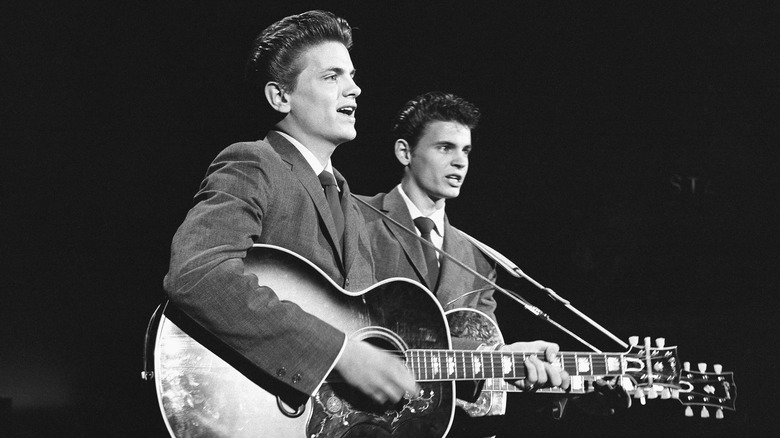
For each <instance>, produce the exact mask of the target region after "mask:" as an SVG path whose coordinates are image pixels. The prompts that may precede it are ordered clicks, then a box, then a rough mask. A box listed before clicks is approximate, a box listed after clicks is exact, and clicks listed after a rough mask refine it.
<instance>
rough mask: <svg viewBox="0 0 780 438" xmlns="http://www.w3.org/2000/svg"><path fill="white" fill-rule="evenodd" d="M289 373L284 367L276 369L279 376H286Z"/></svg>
mask: <svg viewBox="0 0 780 438" xmlns="http://www.w3.org/2000/svg"><path fill="white" fill-rule="evenodd" d="M286 374H287V369H286V368H284V367H281V368H279V369H278V370H276V375H277V377H284V376H285V375H286Z"/></svg>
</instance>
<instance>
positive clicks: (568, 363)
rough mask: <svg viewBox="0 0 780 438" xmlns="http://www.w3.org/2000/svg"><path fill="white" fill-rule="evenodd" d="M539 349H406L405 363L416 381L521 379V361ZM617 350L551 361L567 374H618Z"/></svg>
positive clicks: (621, 364)
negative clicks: (532, 351) (517, 350)
mask: <svg viewBox="0 0 780 438" xmlns="http://www.w3.org/2000/svg"><path fill="white" fill-rule="evenodd" d="M541 355H542V353H530V352H513V351H460V350H407V351H406V363H407V367H409V369H411V370H412V372H413V373H414V375H415V376H416V377H417V380H418V381H420V382H431V381H441V380H482V379H494V378H501V379H510V380H511V379H523V378H525V365H524V362H525V360H526V359H528V358H529V357H531V356H541ZM624 356H625V355H624V354H621V353H558V355H557V357H556V361H555V363H556V364H557V365H559V366H560V367H562V368H563V369H564V370H566V372H568V373H569V375H570V376H583V377H587V376H599V377H602V376H603V377H606V376H619V375H622V374H624V372H625V357H624Z"/></svg>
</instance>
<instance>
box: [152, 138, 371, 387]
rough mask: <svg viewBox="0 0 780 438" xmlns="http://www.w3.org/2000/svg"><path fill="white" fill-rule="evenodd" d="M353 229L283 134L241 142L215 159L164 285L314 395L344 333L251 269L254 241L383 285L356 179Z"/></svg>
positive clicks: (339, 274)
mask: <svg viewBox="0 0 780 438" xmlns="http://www.w3.org/2000/svg"><path fill="white" fill-rule="evenodd" d="M334 173H335V176H336V180H337V182H338V184H339V185H340V186H341V190H342V194H343V195H342V196H343V201H342V206H343V209H344V215H345V222H346V231H345V235H344V247H343V250H342V248H341V247H339V246H338V245H334V243H333V242H334V238H333V236H335V224H334V221H333V218H332V215H331V213H330V210H329V207H328V203H327V200H326V198H325V195H324V193H323V190H322V186H321V185H320V182H319V179H318V178H317V175H316V174H315V173H314V172H313V171H312V169H311V166H310V165H309V164H308V163H307V162H306V161H305V159H304V157H303V156H302V155H301V154H300V152H298V151H297V150H296V149H295V146H293V145H292V144H290V142H289V141H287V140H286V139H285V138H284V137H282V136H281V135H279V134H278V133H277V132H274V131H271V132H269V134H268V136H267V137H266V138H265V139H264V140H262V141H256V142H248V143H236V144H233V145H231V146H229V147H228V148H226V149H225V150H223V151H222V152H221V153H220V154H219V155H218V156H217V157H216V159H215V160H214V161H213V163H212V164H211V166H210V167H209V170H208V172H207V175H206V178H205V179H204V180H203V183H202V184H201V188H200V191H199V192H198V194H197V195H196V196H195V201H196V205H195V206H194V207H193V208H192V209H191V210H190V211H189V213H188V214H187V217H186V219H185V220H184V223H183V224H182V225H181V226H180V227H179V229H178V231H177V232H176V235H175V236H174V239H173V244H172V250H171V262H170V270H169V272H168V274H167V275H166V277H165V289H166V292H167V293H168V295H169V298H170V299H171V301H172V302H173V303H174V304H176V305H177V306H178V307H179V308H180V309H182V310H184V312H185V313H187V314H188V315H189V316H190V317H192V318H193V319H194V320H195V321H197V322H198V323H200V324H201V325H202V326H204V327H205V328H206V329H208V330H209V331H211V332H212V333H214V334H216V335H217V337H218V338H220V340H222V341H223V342H225V343H226V344H227V345H228V346H230V347H231V348H232V349H234V350H235V351H237V352H238V353H239V354H241V355H242V356H244V357H245V358H247V359H248V360H249V361H251V362H252V363H253V364H254V365H255V366H257V367H258V368H259V369H261V370H262V371H263V372H265V373H266V374H267V375H268V376H269V377H270V378H272V379H276V380H277V381H278V382H277V383H279V384H281V385H282V387H284V388H285V389H287V388H289V389H292V390H293V392H294V393H296V394H298V395H299V396H300V397H303V396H304V395H306V396H308V395H311V394H312V393H313V392H314V390H315V389H316V388H317V386H318V385H319V384H320V383H321V381H322V380H323V379H324V378H325V376H326V374H327V373H328V371H329V370H330V369H331V368H332V366H333V365H334V363H335V361H336V359H337V357H338V354H339V353H340V351H341V349H342V347H343V345H344V342H345V335H344V333H342V332H341V331H339V330H337V329H336V328H334V327H332V326H330V325H328V324H326V323H325V322H323V321H321V320H320V319H319V318H317V317H315V316H313V315H311V314H308V313H306V312H303V311H302V310H301V309H300V308H299V307H298V306H296V305H295V304H293V303H289V302H284V301H280V300H279V299H278V298H277V297H276V295H275V294H274V293H273V291H272V290H271V289H269V288H267V287H263V286H262V285H258V284H257V279H256V277H254V276H252V275H245V274H244V266H243V258H244V257H245V256H246V252H247V250H248V249H249V248H250V247H251V246H252V244H254V243H265V244H272V245H278V246H281V247H285V248H287V249H290V250H292V251H295V252H296V253H298V254H300V255H301V256H303V257H305V258H306V259H308V260H310V261H311V262H313V263H314V264H316V265H317V266H319V267H320V268H321V269H322V270H323V271H324V272H325V273H326V274H328V275H329V276H330V277H331V278H332V279H333V280H334V281H335V282H336V283H338V284H341V285H342V286H343V287H344V288H345V289H348V290H352V291H355V290H362V289H364V288H366V287H368V286H370V285H372V284H373V283H374V277H373V273H372V261H371V252H370V243H369V241H368V238H367V233H366V229H365V226H364V222H363V218H362V215H361V212H360V210H359V209H358V207H357V206H356V205H355V200H354V199H351V197H350V196H349V193H350V191H349V186H348V185H347V183H346V181H345V180H344V178H343V177H342V176H341V174H340V173H338V172H334Z"/></svg>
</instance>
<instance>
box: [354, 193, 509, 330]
mask: <svg viewBox="0 0 780 438" xmlns="http://www.w3.org/2000/svg"><path fill="white" fill-rule="evenodd" d="M360 198H361V199H363V200H365V201H366V202H368V203H369V204H371V205H372V206H374V207H376V208H378V209H379V210H381V211H382V212H384V213H385V214H387V215H388V216H389V217H391V218H393V219H395V220H396V221H398V222H399V223H401V224H402V225H404V226H405V227H407V228H408V229H410V230H414V229H415V227H414V222H413V221H412V217H411V215H410V214H409V209H408V208H407V207H406V204H405V203H404V200H403V198H402V197H401V194H400V193H399V192H398V188H397V187H396V188H394V189H393V190H392V191H391V192H390V193H387V194H385V193H380V194H378V195H376V196H373V197H364V196H361V197H360ZM359 205H360V208H361V209H362V210H363V216H364V217H365V219H366V227H367V228H368V232H369V235H370V238H371V247H372V253H373V256H374V274H375V276H376V279H377V280H378V281H381V280H384V279H386V278H391V277H404V278H410V279H413V280H416V281H418V282H420V283H422V284H424V285H426V286H427V287H428V289H431V288H432V286H431V285H430V284H428V280H427V278H428V276H427V274H428V268H427V265H426V264H425V256H424V255H423V252H422V245H421V244H420V242H419V241H418V240H417V239H416V238H414V236H412V235H410V234H409V233H407V232H405V231H403V230H401V229H399V228H398V226H397V225H395V224H394V223H392V222H391V221H389V220H388V219H386V218H384V217H382V216H380V215H379V214H378V213H377V212H375V211H373V210H371V209H370V208H368V207H366V206H365V205H362V203H359ZM442 249H443V250H444V251H446V252H447V253H449V254H450V255H452V256H453V257H455V258H456V259H457V260H460V261H461V262H463V263H464V264H465V265H466V266H469V267H470V268H472V269H474V270H476V271H477V272H478V273H480V274H482V275H483V276H485V277H487V278H489V279H490V280H491V281H495V278H496V269H495V264H494V263H493V262H492V261H491V260H490V259H488V258H487V257H486V256H485V255H484V254H482V252H481V251H479V250H478V249H477V247H475V246H474V245H472V244H471V242H469V241H468V240H467V239H466V238H465V237H464V236H463V235H462V234H461V232H460V231H459V230H458V229H457V228H455V227H453V226H451V225H450V223H449V220H448V219H447V217H446V216H445V218H444V245H443V248H442ZM440 260H441V264H440V266H441V267H440V276H439V284H438V286H437V287H436V290H434V291H433V292H434V293H435V294H436V297H437V298H438V300H439V303H441V305H442V307H443V308H444V310H445V311H446V310H450V309H456V308H464V307H465V308H472V309H477V310H481V311H482V312H484V313H486V314H487V315H488V316H490V317H491V318H493V320H494V321H495V319H496V317H495V315H494V311H495V309H496V301H495V299H494V298H493V292H494V288H493V287H492V286H490V285H489V284H488V283H487V282H485V281H484V280H482V279H480V278H479V277H476V276H475V275H473V274H471V273H470V272H468V271H466V270H465V269H463V268H461V267H460V266H458V265H457V264H455V263H454V262H452V261H450V260H449V259H447V258H446V257H443V256H442V257H441V258H440Z"/></svg>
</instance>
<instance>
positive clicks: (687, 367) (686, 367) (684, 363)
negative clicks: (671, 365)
mask: <svg viewBox="0 0 780 438" xmlns="http://www.w3.org/2000/svg"><path fill="white" fill-rule="evenodd" d="M683 369H684V370H685V371H690V370H691V363H690V362H688V361H686V362H683Z"/></svg>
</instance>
